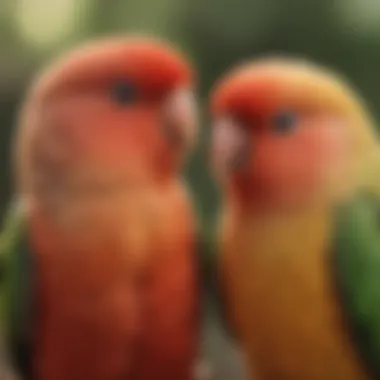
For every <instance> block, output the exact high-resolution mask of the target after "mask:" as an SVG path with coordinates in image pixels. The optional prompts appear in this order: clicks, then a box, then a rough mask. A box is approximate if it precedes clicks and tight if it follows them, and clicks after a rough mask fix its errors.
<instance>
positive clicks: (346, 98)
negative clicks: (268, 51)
mask: <svg viewBox="0 0 380 380" xmlns="http://www.w3.org/2000/svg"><path fill="white" fill-rule="evenodd" d="M211 103H212V104H211V108H212V115H213V126H212V133H213V138H212V162H213V170H214V172H215V174H216V176H217V178H218V181H219V184H220V186H221V189H222V192H223V196H224V200H223V209H222V213H221V218H220V230H219V244H220V256H219V265H218V274H219V278H218V280H219V290H220V294H221V296H222V300H223V306H224V308H223V310H224V312H225V317H226V321H227V322H228V326H229V328H230V329H231V331H232V332H233V335H234V336H235V337H236V339H237V341H238V343H239V345H240V347H241V349H242V351H243V353H244V356H245V361H246V364H247V367H248V370H249V371H250V375H251V378H252V379H255V380H306V379H307V380H363V379H377V378H380V377H379V376H380V280H379V279H380V241H379V236H380V235H379V232H380V226H379V219H378V218H377V213H378V211H379V210H380V208H379V206H380V198H379V197H378V195H377V194H379V191H378V189H379V187H378V183H380V166H379V163H380V160H379V157H380V156H379V151H378V141H377V136H376V131H375V129H374V127H373V125H374V123H373V120H372V118H371V116H370V115H369V111H368V110H367V109H366V107H365V105H364V103H363V102H362V100H361V99H360V98H359V96H358V95H356V93H355V92H354V91H353V90H352V89H351V86H350V85H349V84H347V82H346V80H345V79H343V78H341V77H340V76H338V75H336V74H334V73H332V72H330V71H329V70H328V69H325V68H322V67H319V66H318V65H316V64H313V63H309V62H305V61H302V60H299V59H292V58H265V59H261V60H258V61H256V62H251V63H248V64H245V65H243V66H239V67H237V68H236V69H234V70H233V71H232V72H231V73H229V74H227V76H226V77H225V78H223V79H221V81H220V82H219V83H218V84H217V86H216V88H215V90H214V92H213V94H212V99H211Z"/></svg>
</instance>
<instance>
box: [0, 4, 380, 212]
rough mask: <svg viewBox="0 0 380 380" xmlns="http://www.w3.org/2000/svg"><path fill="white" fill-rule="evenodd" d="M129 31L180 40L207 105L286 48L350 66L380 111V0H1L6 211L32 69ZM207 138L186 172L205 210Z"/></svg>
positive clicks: (209, 202) (211, 194) (210, 191)
mask: <svg viewBox="0 0 380 380" xmlns="http://www.w3.org/2000/svg"><path fill="white" fill-rule="evenodd" d="M124 32H125V33H128V32H138V33H148V34H153V35H158V36H162V37H166V38H168V39H170V40H172V41H173V42H175V43H176V44H177V45H179V46H180V47H182V49H183V50H184V51H185V52H186V53H187V54H188V55H189V56H190V57H191V59H192V60H193V62H194V64H195V65H196V67H197V68H198V70H199V93H200V96H201V100H202V101H203V104H204V105H205V100H206V98H207V95H208V93H209V91H210V88H211V87H212V85H213V83H214V82H215V80H216V79H217V77H218V76H219V75H221V74H222V73H223V72H224V71H225V70H226V69H228V68H230V67H231V66H232V65H234V64H235V63H236V62H238V61H241V60H245V59H248V58H255V57H259V56H262V55H265V54H273V53H274V54H278V53H286V54H296V55H301V56H304V57H307V58H311V59H314V60H317V61H318V62H321V63H323V64H327V65H329V66H331V67H332V68H335V69H338V70H339V71H341V72H343V73H344V74H346V75H347V76H348V77H349V78H350V79H351V81H352V82H353V84H354V85H356V87H357V88H358V89H359V91H361V93H362V94H363V95H364V97H365V98H366V99H367V101H368V103H369V106H370V107H371V109H372V110H373V111H374V112H375V115H376V113H377V115H376V116H380V114H379V113H378V112H377V110H380V90H379V88H378V84H379V83H380V73H379V70H380V0H309V1H307V0H114V1H110V0H109V1H105V0H54V1H52V0H0V120H1V125H2V128H1V129H0V133H1V138H0V169H1V172H0V181H1V184H2V186H1V187H0V212H3V211H4V209H5V206H6V203H7V201H8V200H9V198H10V194H11V184H10V160H9V150H10V134H11V132H12V127H13V126H14V124H15V117H16V115H17V109H18V107H19V105H20V102H21V100H22V98H23V94H24V92H25V90H26V88H27V87H28V85H29V84H30V82H31V80H32V78H33V77H34V75H35V74H36V73H37V71H39V70H41V68H42V67H43V66H44V65H45V64H46V63H47V62H46V61H50V60H51V59H52V58H53V57H54V56H55V55H57V54H59V53H61V52H62V51H65V50H67V49H69V48H71V47H74V46H75V45H77V44H79V43H81V42H84V41H87V40H89V39H92V38H96V37H98V36H104V35H107V34H112V33H124ZM204 124H207V119H206V117H205V118H204ZM206 145H207V139H203V143H201V144H200V146H199V149H198V152H197V153H196V154H195V156H194V158H193V159H192V161H191V163H190V166H189V169H188V171H189V177H190V181H191V184H192V187H193V188H194V191H195V193H196V199H197V201H198V207H199V208H200V209H201V211H202V213H203V214H204V215H205V216H206V218H208V217H211V216H212V215H214V212H213V211H214V208H215V202H216V199H217V198H216V197H215V189H214V187H213V184H212V182H211V181H210V180H209V178H208V177H209V176H208V174H207V171H206V167H207V155H206V154H205V146H206Z"/></svg>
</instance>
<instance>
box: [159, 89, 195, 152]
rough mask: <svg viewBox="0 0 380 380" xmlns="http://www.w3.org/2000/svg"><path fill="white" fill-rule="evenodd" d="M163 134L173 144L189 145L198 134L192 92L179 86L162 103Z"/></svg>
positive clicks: (192, 143) (191, 144)
mask: <svg viewBox="0 0 380 380" xmlns="http://www.w3.org/2000/svg"><path fill="white" fill-rule="evenodd" d="M163 111H164V123H163V124H164V126H163V128H164V135H165V137H166V138H167V139H168V140H169V142H170V143H171V144H173V145H175V146H180V147H191V146H193V145H194V143H195V141H196V137H197V134H198V110H197V104H196V99H195V96H194V94H193V92H192V91H191V90H189V89H186V88H179V89H176V90H174V91H173V92H171V93H170V95H169V96H168V98H167V99H166V102H165V104H164V110H163Z"/></svg>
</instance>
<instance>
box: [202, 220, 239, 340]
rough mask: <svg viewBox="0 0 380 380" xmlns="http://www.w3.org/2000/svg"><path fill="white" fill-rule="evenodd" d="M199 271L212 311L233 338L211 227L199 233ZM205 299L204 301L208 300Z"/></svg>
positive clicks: (216, 247) (214, 238) (215, 243)
mask: <svg viewBox="0 0 380 380" xmlns="http://www.w3.org/2000/svg"><path fill="white" fill-rule="evenodd" d="M199 251H200V256H201V273H202V278H203V289H204V294H206V295H207V296H208V297H207V298H208V300H209V301H211V302H209V306H211V308H212V310H211V311H212V312H216V318H217V320H219V322H220V325H221V326H222V328H223V330H224V332H226V333H227V335H228V336H229V337H230V338H235V335H234V332H233V330H232V327H231V324H230V323H229V321H228V316H227V308H226V302H225V297H224V295H223V287H222V281H220V271H219V261H218V259H219V257H220V255H219V253H220V252H219V249H218V244H217V242H216V233H215V232H214V231H213V229H212V228H207V227H205V228H203V229H202V230H201V233H200V250H199ZM208 300H207V299H206V301H208Z"/></svg>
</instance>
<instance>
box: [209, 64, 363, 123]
mask: <svg viewBox="0 0 380 380" xmlns="http://www.w3.org/2000/svg"><path fill="white" fill-rule="evenodd" d="M356 102H357V100H356V96H355V95H354V94H353V93H352V91H351V89H350V88H349V87H348V85H347V84H346V83H345V81H344V80H342V79H341V78H340V77H339V76H337V75H336V74H333V73H332V72H329V71H328V70H327V69H325V68H322V67H319V66H317V65H314V64H312V63H309V62H305V61H303V60H297V59H285V58H283V59H270V58H269V59H262V60H258V61H257V62H253V63H250V64H247V65H245V66H243V67H238V68H236V69H235V70H233V71H232V72H231V73H230V74H227V76H226V77H224V78H223V79H222V80H221V81H220V83H219V84H218V85H217V86H216V88H215V90H214V92H213V96H212V104H211V106H212V112H213V114H214V116H215V117H218V116H222V115H225V114H230V115H233V116H235V117H242V118H244V117H248V118H249V117H251V116H256V117H257V116H263V115H267V114H268V112H271V111H272V112H273V111H274V110H276V109H278V108H279V107H284V108H289V109H295V110H298V111H318V110H323V111H327V110H330V111H332V112H335V111H336V112H340V113H342V112H343V113H345V112H346V111H347V110H348V109H350V108H353V107H355V106H354V104H355V103H356Z"/></svg>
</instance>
